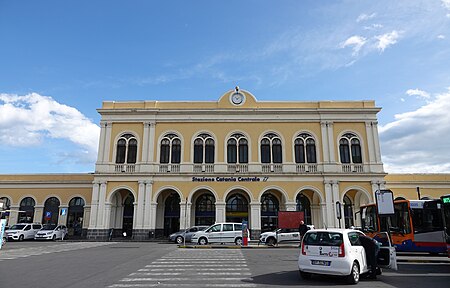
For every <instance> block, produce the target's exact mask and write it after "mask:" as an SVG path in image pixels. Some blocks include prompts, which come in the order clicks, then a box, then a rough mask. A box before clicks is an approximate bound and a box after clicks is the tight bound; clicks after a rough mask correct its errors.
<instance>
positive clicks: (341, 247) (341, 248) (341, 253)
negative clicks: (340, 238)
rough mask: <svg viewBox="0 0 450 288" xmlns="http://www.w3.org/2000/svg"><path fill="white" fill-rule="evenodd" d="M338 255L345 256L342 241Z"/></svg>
mask: <svg viewBox="0 0 450 288" xmlns="http://www.w3.org/2000/svg"><path fill="white" fill-rule="evenodd" d="M338 257H345V249H344V242H342V244H341V246H339V254H338Z"/></svg>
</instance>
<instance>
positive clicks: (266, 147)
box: [261, 133, 283, 163]
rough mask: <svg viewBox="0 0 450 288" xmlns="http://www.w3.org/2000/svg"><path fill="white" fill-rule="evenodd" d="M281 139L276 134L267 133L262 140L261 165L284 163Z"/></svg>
mask: <svg viewBox="0 0 450 288" xmlns="http://www.w3.org/2000/svg"><path fill="white" fill-rule="evenodd" d="M282 153H283V149H282V145H281V139H280V138H279V137H278V136H277V135H276V134H274V133H267V134H266V135H264V137H263V138H262V139H261V163H283V157H282V155H283V154H282Z"/></svg>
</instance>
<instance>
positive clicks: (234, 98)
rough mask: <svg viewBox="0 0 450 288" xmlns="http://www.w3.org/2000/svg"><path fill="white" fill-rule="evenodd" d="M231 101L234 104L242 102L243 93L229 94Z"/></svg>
mask: <svg viewBox="0 0 450 288" xmlns="http://www.w3.org/2000/svg"><path fill="white" fill-rule="evenodd" d="M231 102H233V104H235V105H239V104H242V102H244V95H243V94H242V93H240V92H235V93H233V95H231Z"/></svg>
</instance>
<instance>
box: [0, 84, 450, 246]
mask: <svg viewBox="0 0 450 288" xmlns="http://www.w3.org/2000/svg"><path fill="white" fill-rule="evenodd" d="M379 111H380V108H378V107H376V106H375V103H374V101H319V102H300V101H299V102H280V101H277V102H262V101H257V99H256V98H255V97H254V96H253V95H252V94H251V93H250V92H248V91H244V90H239V89H238V88H236V89H234V90H231V91H228V92H226V93H225V94H223V95H222V96H221V97H219V99H218V100H217V101H208V102H206V101H205V102H159V101H139V102H104V103H103V105H102V108H100V109H98V112H99V113H100V114H101V117H102V118H101V123H100V124H101V134H100V141H99V150H98V159H97V162H96V166H95V173H93V174H85V175H77V174H73V175H66V176H64V175H32V176H30V175H28V176H27V175H22V176H20V175H9V176H8V175H4V176H0V199H3V201H5V202H6V201H9V207H10V208H11V209H10V210H11V212H10V213H9V215H8V217H9V222H10V223H14V222H15V221H18V220H28V221H29V220H30V215H32V214H33V217H32V218H33V219H32V220H33V221H37V222H41V221H42V222H45V221H57V222H59V223H64V222H66V223H67V224H68V225H69V227H72V228H73V227H74V226H77V227H79V228H78V230H77V231H76V234H77V235H78V234H80V233H81V235H86V237H87V238H89V239H106V238H108V237H109V235H110V234H111V233H112V235H113V236H118V235H124V234H123V233H124V232H125V233H126V234H125V235H126V236H127V237H132V238H134V239H149V238H154V237H163V236H167V235H169V234H170V233H172V232H174V231H178V230H179V229H182V228H185V227H189V226H192V225H209V224H213V223H215V222H241V221H243V220H246V221H248V223H249V228H250V233H251V237H252V238H254V239H255V238H257V237H258V236H259V234H260V233H261V232H264V231H267V230H272V229H274V228H275V227H277V212H278V211H303V212H304V218H305V222H306V223H308V224H313V225H314V226H315V227H324V226H326V227H349V226H353V225H355V226H356V225H359V221H358V219H355V217H354V213H355V212H356V211H359V207H360V206H361V205H364V204H368V203H371V202H374V192H375V191H376V190H378V189H384V188H390V187H389V181H392V184H393V188H395V189H398V191H402V192H400V193H399V197H406V198H408V197H412V196H414V195H413V194H411V191H410V190H411V187H412V186H414V185H417V184H414V183H411V182H408V179H411V178H414V177H409V176H408V175H406V176H404V175H398V177H397V178H396V177H395V175H389V176H387V177H385V176H386V173H385V172H384V170H383V163H382V161H381V151H380V145H379V139H378V131H377V113H378V112H379ZM447 176H448V175H447ZM447 176H445V175H444V176H440V175H437V176H436V177H435V178H432V179H431V178H429V176H423V177H422V178H420V177H419V176H417V175H416V177H418V178H417V179H418V180H420V181H422V182H421V186H422V187H426V186H427V185H432V184H429V183H430V181H431V182H433V181H435V182H436V183H437V182H439V183H440V184H439V185H440V186H439V185H438V186H436V187H437V190H433V191H432V192H430V193H429V194H430V195H429V196H430V197H438V196H439V195H442V194H445V193H441V194H440V191H441V190H440V189H441V188H443V189H444V190H445V189H447V190H446V191H447V193H448V191H449V190H450V185H449V182H450V181H449V179H448V177H447ZM33 177H34V178H33ZM77 177H78V178H77ZM427 177H428V178H427ZM31 178H33V179H34V180H33V179H31ZM417 179H416V180H417ZM421 179H422V180H421ZM411 180H415V179H411ZM30 181H31V182H30ZM77 181H78V182H77ZM387 181H388V183H386V182H387ZM420 181H419V182H420ZM28 182H30V183H28ZM433 183H434V182H433ZM66 184H67V185H68V186H66ZM27 185H28V186H27ZM433 185H434V184H433ZM402 187H407V188H402ZM417 187H418V186H417ZM25 188H26V189H25ZM24 189H25V190H24ZM51 189H59V190H58V191H59V192H56V190H55V192H52V191H54V190H51ZM74 189H75V190H74ZM77 189H78V190H77ZM402 189H407V190H402ZM414 191H415V188H414ZM394 194H397V193H396V192H395V191H394ZM435 194H439V195H435ZM424 195H425V194H424ZM2 197H3V198H2ZM54 198H56V199H54ZM32 200H34V203H33V201H32ZM58 201H59V202H58ZM337 202H339V203H340V204H341V205H339V206H338V205H336V203H337ZM33 204H34V205H33ZM57 204H59V205H57ZM31 207H33V209H31ZM52 207H53V208H52ZM54 207H58V208H54ZM71 207H72V209H71ZM75 207H78V208H75ZM81 207H82V208H81ZM64 208H67V213H66V214H64V213H63V209H64ZM51 209H53V210H51ZM56 209H58V210H56ZM77 209H78V210H77ZM336 209H340V210H341V211H336ZM13 210H14V211H21V212H13ZM50 210H51V211H50ZM41 211H42V212H41ZM49 211H50V212H52V213H50V214H48V213H47V212H49ZM75 211H77V212H75ZM27 213H28V214H27ZM55 213H57V214H58V215H59V217H57V219H52V218H51V217H52V216H54V214H55ZM62 214H64V215H66V216H65V217H62ZM337 214H341V215H342V217H341V219H337V217H336V215H337ZM27 215H28V216H27ZM27 217H28V218H27ZM73 221H75V222H74V223H75V225H74V224H73V223H72V222H73ZM80 229H81V232H80ZM75 230H76V229H75V228H73V231H74V232H73V233H75Z"/></svg>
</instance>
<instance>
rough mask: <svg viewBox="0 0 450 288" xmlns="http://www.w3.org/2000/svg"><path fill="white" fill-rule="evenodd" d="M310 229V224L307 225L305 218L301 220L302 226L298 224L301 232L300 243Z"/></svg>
mask: <svg viewBox="0 0 450 288" xmlns="http://www.w3.org/2000/svg"><path fill="white" fill-rule="evenodd" d="M307 231H308V226H306V224H305V222H304V221H303V220H301V221H300V226H298V232H299V233H300V243H302V240H303V236H305V234H306V232H307Z"/></svg>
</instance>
